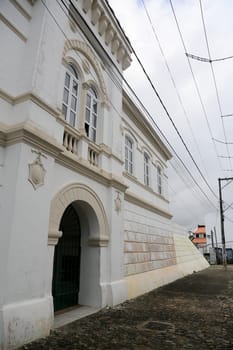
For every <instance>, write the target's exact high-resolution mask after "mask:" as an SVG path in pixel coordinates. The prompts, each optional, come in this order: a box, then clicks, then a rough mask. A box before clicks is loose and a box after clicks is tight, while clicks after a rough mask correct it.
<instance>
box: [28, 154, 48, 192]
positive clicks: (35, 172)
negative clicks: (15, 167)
mask: <svg viewBox="0 0 233 350" xmlns="http://www.w3.org/2000/svg"><path fill="white" fill-rule="evenodd" d="M32 152H33V153H36V154H37V157H36V159H35V160H34V162H33V163H31V164H28V168H29V176H28V181H29V182H30V183H31V184H32V186H33V188H34V190H37V188H39V187H41V186H43V185H44V178H45V174H46V170H45V168H44V166H43V163H42V160H41V157H44V158H47V157H46V156H45V155H44V154H42V152H41V151H40V150H39V151H37V150H34V149H32Z"/></svg>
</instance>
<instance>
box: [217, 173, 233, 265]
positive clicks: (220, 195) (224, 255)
mask: <svg viewBox="0 0 233 350" xmlns="http://www.w3.org/2000/svg"><path fill="white" fill-rule="evenodd" d="M228 180H231V181H232V180H233V177H225V178H219V179H218V186H219V205H220V222H221V236H222V260H223V265H224V267H225V268H226V267H227V256H226V241H225V231H224V214H223V213H224V210H223V203H222V188H221V181H228ZM227 185H228V184H227ZM227 185H226V186H227Z"/></svg>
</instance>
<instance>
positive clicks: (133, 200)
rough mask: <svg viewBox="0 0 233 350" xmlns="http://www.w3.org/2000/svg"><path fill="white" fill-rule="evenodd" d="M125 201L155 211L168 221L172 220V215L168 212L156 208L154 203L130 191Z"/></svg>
mask: <svg viewBox="0 0 233 350" xmlns="http://www.w3.org/2000/svg"><path fill="white" fill-rule="evenodd" d="M125 200H126V201H127V202H130V203H132V204H135V205H138V206H140V207H142V208H144V209H147V210H150V211H153V212H154V213H156V214H159V215H161V216H163V217H165V218H167V219H171V218H172V215H171V214H170V213H169V212H168V211H165V210H162V209H161V208H158V207H156V206H155V205H154V204H153V203H151V202H148V201H145V200H143V199H142V198H141V197H138V196H136V195H135V194H134V193H132V192H130V191H128V190H127V191H126V192H125Z"/></svg>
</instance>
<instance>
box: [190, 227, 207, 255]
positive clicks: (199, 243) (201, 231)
mask: <svg viewBox="0 0 233 350" xmlns="http://www.w3.org/2000/svg"><path fill="white" fill-rule="evenodd" d="M192 242H193V244H195V246H196V247H197V249H199V250H200V251H201V252H202V253H205V251H206V245H207V239H206V227H205V225H198V226H197V228H196V230H195V231H194V232H193V239H192Z"/></svg>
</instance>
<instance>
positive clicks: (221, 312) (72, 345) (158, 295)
mask: <svg viewBox="0 0 233 350" xmlns="http://www.w3.org/2000/svg"><path fill="white" fill-rule="evenodd" d="M21 349H24V350H26V349H27V350H34V349H36V350H43V349H46V350H63V349H70V350H84V349H89V350H91V349H93V350H104V349H105V350H111V349H112V350H113V349H114V350H152V349H153V350H157V349H158V350H168V349H169V350H173V349H177V350H183V349H194V350H195V349H198V350H202V349H203V350H204V349H213V350H232V349H233V266H228V268H227V270H224V269H223V267H222V266H218V267H217V266H216V267H210V268H208V269H207V270H205V271H202V272H198V273H194V274H193V275H191V276H188V277H185V278H183V279H180V280H178V281H176V282H174V283H172V284H169V285H167V286H165V287H162V288H159V289H157V290H154V291H152V292H151V293H149V294H146V295H144V296H141V297H139V298H137V299H134V300H131V301H127V302H125V303H123V304H121V305H118V306H116V307H113V308H105V309H103V310H101V311H100V312H98V313H96V314H94V315H92V316H89V317H86V318H83V319H81V320H78V321H76V322H73V323H71V324H68V325H67V326H64V327H62V328H59V329H57V330H54V331H52V332H51V335H50V336H49V337H48V338H45V339H41V340H39V341H36V342H33V343H31V344H28V345H26V346H24V347H22V348H21Z"/></svg>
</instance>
